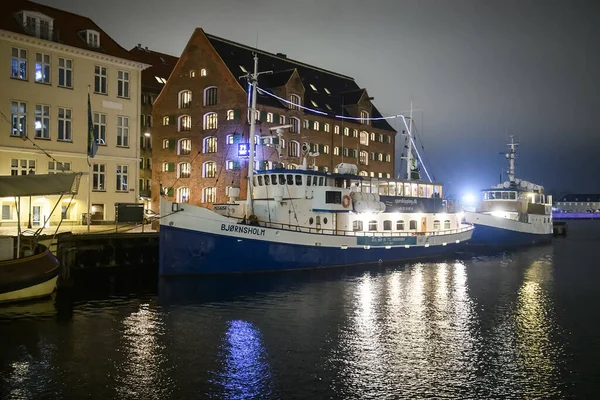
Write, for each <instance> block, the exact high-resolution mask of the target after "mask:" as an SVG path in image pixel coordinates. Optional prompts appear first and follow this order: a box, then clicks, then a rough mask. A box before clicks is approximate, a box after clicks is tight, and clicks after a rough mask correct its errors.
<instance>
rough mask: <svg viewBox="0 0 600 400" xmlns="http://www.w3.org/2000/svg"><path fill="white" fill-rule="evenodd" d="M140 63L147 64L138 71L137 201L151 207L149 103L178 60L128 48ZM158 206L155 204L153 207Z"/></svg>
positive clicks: (144, 49) (150, 109)
mask: <svg viewBox="0 0 600 400" xmlns="http://www.w3.org/2000/svg"><path fill="white" fill-rule="evenodd" d="M129 52H130V53H131V55H132V56H133V57H134V58H135V59H136V60H139V61H140V62H143V63H144V64H148V65H150V67H149V68H147V69H145V70H144V71H142V96H141V103H140V106H141V115H140V126H141V131H140V133H141V134H140V142H139V143H140V177H139V183H138V187H139V189H140V193H139V194H140V201H142V202H143V203H144V205H145V208H147V209H152V195H151V190H152V128H153V126H154V123H155V121H154V120H153V117H152V105H153V104H154V100H155V99H156V98H157V97H158V95H159V94H160V92H161V90H162V88H163V87H164V85H165V84H166V83H167V80H168V79H169V76H170V75H171V72H172V71H173V68H175V65H176V64H177V61H178V60H179V59H178V58H177V57H173V56H171V55H168V54H164V53H159V52H156V51H153V50H149V49H148V47H142V45H141V44H138V45H137V46H136V47H134V48H133V49H131V50H130V51H129ZM155 208H158V205H157V206H156V207H155Z"/></svg>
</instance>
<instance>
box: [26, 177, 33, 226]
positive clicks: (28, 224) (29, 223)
mask: <svg viewBox="0 0 600 400" xmlns="http://www.w3.org/2000/svg"><path fill="white" fill-rule="evenodd" d="M27 175H35V171H34V170H33V168H32V169H30V170H29V172H28V173H27ZM27 229H31V196H29V222H28V223H27Z"/></svg>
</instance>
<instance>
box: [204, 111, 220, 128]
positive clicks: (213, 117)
mask: <svg viewBox="0 0 600 400" xmlns="http://www.w3.org/2000/svg"><path fill="white" fill-rule="evenodd" d="M204 129H217V113H215V112H212V113H207V114H204Z"/></svg>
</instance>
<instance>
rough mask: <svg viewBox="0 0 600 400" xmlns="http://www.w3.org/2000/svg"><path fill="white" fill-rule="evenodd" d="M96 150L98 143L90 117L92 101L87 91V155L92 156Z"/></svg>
mask: <svg viewBox="0 0 600 400" xmlns="http://www.w3.org/2000/svg"><path fill="white" fill-rule="evenodd" d="M97 151H98V143H96V138H94V120H93V119H92V101H91V100H90V93H89V92H88V157H90V158H94V156H95V155H96V152H97Z"/></svg>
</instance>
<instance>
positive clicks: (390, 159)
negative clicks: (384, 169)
mask: <svg viewBox="0 0 600 400" xmlns="http://www.w3.org/2000/svg"><path fill="white" fill-rule="evenodd" d="M385 162H392V156H390V155H389V154H386V155H385Z"/></svg>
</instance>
